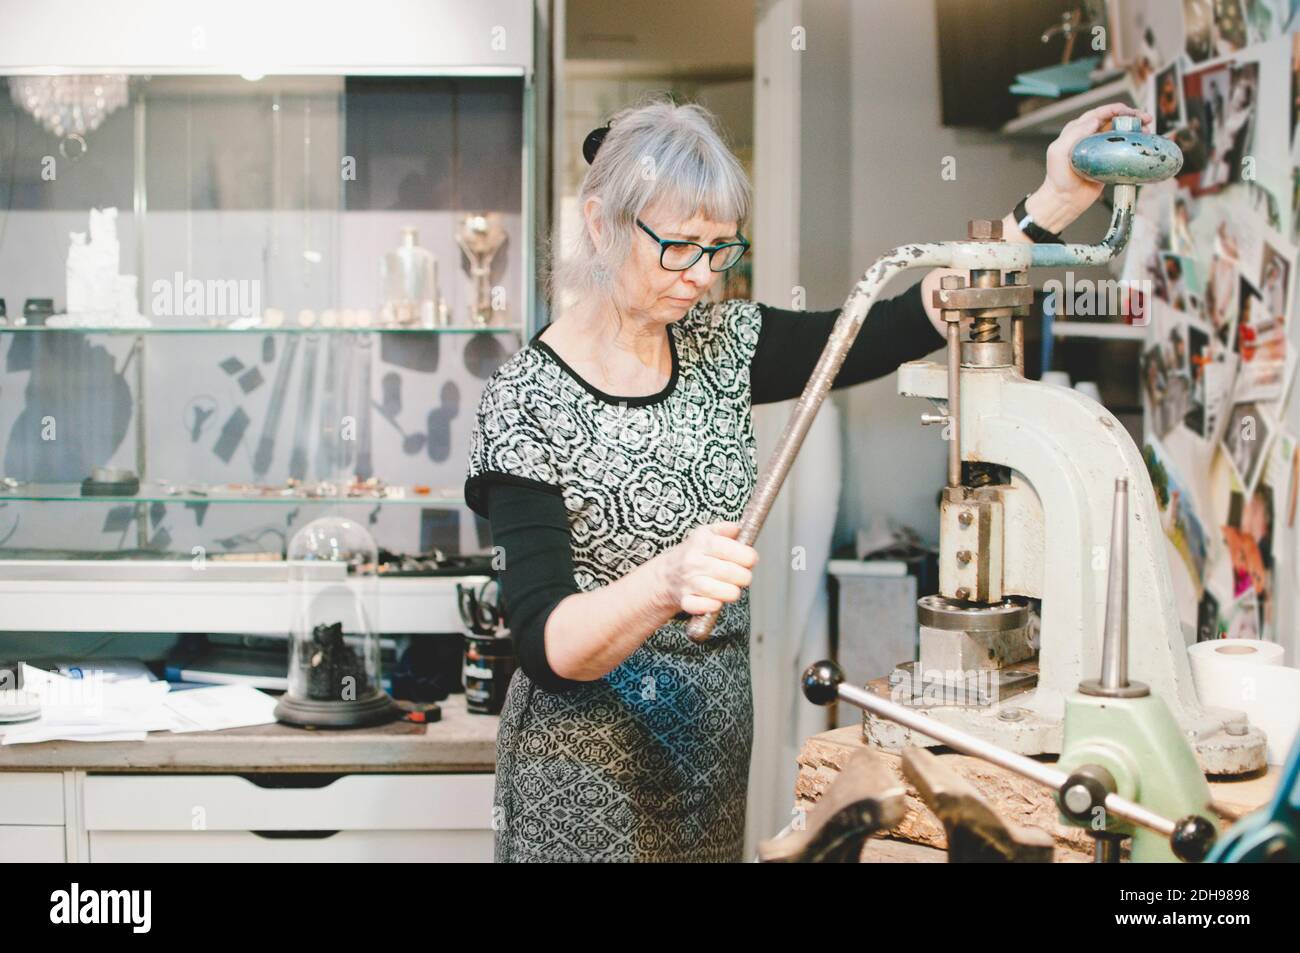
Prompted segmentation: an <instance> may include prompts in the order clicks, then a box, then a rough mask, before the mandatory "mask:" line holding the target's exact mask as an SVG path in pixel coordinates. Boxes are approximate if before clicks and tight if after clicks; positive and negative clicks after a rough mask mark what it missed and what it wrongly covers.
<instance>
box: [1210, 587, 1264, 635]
mask: <svg viewBox="0 0 1300 953" xmlns="http://www.w3.org/2000/svg"><path fill="white" fill-rule="evenodd" d="M1219 630H1220V631H1221V632H1222V633H1223V635H1222V638H1225V639H1257V638H1259V637H1260V631H1259V602H1258V601H1257V600H1256V599H1255V593H1253V592H1246V593H1245V594H1243V595H1241V596H1239V597H1238V598H1237V599H1236V601H1234V602H1230V603H1228V605H1227V606H1226V611H1225V612H1224V613H1223V616H1222V618H1221V619H1220V621H1219Z"/></svg>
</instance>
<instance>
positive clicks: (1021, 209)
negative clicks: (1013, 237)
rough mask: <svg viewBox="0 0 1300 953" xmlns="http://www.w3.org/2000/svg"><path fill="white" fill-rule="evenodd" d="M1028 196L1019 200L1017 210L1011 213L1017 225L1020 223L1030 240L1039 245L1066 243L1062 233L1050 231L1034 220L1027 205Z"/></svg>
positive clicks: (1021, 228)
mask: <svg viewBox="0 0 1300 953" xmlns="http://www.w3.org/2000/svg"><path fill="white" fill-rule="evenodd" d="M1028 198H1029V196H1028V195H1026V196H1025V197H1024V198H1023V199H1021V200H1020V201H1019V202H1017V203H1016V209H1015V211H1014V212H1012V213H1011V214H1012V215H1013V216H1015V219H1016V225H1018V226H1019V227H1020V230H1021V231H1022V232H1024V233H1025V234H1026V235H1028V236H1029V238H1030V240H1031V241H1033V242H1034V243H1035V244H1037V245H1064V244H1065V240H1064V239H1063V238H1061V236H1060V235H1058V234H1056V233H1055V232H1049V231H1048V230H1047V229H1045V228H1043V227H1042V226H1041V225H1039V224H1038V223H1037V222H1035V221H1034V219H1033V217H1032V216H1031V215H1030V214H1029V210H1028V209H1027V208H1026V207H1025V201H1026V200H1027V199H1028Z"/></svg>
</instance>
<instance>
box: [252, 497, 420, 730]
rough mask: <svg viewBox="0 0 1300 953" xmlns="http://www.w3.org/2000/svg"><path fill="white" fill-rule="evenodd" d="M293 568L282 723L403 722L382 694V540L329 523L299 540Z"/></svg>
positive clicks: (341, 521) (305, 531)
mask: <svg viewBox="0 0 1300 953" xmlns="http://www.w3.org/2000/svg"><path fill="white" fill-rule="evenodd" d="M288 561H289V603H290V605H289V612H290V615H289V618H290V620H291V622H290V630H289V689H288V691H286V692H285V693H284V694H283V695H282V696H281V697H280V701H279V703H278V704H277V705H276V706H275V717H276V718H277V719H279V720H280V721H282V722H286V723H288V724H292V725H303V726H307V727H322V728H350V727H357V726H360V725H374V724H380V723H382V722H387V721H392V720H393V719H395V718H398V717H400V716H401V714H402V711H401V709H400V708H399V707H398V705H397V703H396V702H395V701H393V699H392V698H390V697H389V696H388V693H387V692H385V691H384V689H383V687H382V685H383V682H382V671H381V669H380V644H379V633H378V632H377V631H376V630H375V626H376V624H377V622H378V618H379V615H378V605H379V575H378V564H379V553H378V549H377V547H376V546H375V541H374V539H373V538H372V537H371V535H370V534H369V533H368V532H367V531H366V530H365V528H364V527H362V526H360V525H359V524H357V523H355V522H353V521H352V520H350V519H345V518H343V517H339V516H327V517H323V518H321V519H318V520H314V521H312V522H311V523H308V524H307V525H306V526H304V527H303V528H302V529H301V530H299V531H298V532H297V533H296V534H294V537H293V539H292V540H291V541H290V542H289V553H288Z"/></svg>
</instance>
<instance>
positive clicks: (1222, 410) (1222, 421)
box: [1201, 342, 1240, 446]
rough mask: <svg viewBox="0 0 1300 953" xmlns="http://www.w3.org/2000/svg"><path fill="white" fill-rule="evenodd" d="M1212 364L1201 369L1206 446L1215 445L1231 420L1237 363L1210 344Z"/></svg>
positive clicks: (1221, 438) (1237, 361)
mask: <svg viewBox="0 0 1300 953" xmlns="http://www.w3.org/2000/svg"><path fill="white" fill-rule="evenodd" d="M1210 347H1211V353H1212V354H1213V355H1214V360H1212V361H1211V362H1210V363H1208V364H1206V365H1205V367H1204V368H1202V375H1203V377H1204V380H1205V432H1204V433H1203V434H1202V435H1201V436H1202V437H1203V438H1204V439H1205V441H1206V442H1207V443H1210V444H1214V445H1216V446H1217V445H1218V444H1219V443H1220V442H1222V440H1223V435H1224V433H1225V432H1226V431H1227V428H1228V421H1229V419H1230V418H1231V416H1232V407H1233V400H1232V398H1233V392H1234V391H1235V390H1236V387H1237V368H1238V366H1239V364H1240V359H1239V358H1238V357H1237V355H1236V354H1234V353H1232V352H1231V351H1228V350H1225V349H1222V348H1219V347H1217V346H1215V345H1214V343H1213V342H1211V345H1210Z"/></svg>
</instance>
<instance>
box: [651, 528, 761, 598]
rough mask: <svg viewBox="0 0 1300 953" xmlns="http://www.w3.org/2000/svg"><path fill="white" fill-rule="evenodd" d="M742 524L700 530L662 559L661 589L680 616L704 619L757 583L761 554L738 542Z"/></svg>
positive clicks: (693, 532)
mask: <svg viewBox="0 0 1300 953" xmlns="http://www.w3.org/2000/svg"><path fill="white" fill-rule="evenodd" d="M739 532H740V524H739V523H731V522H724V523H710V524H708V525H707V526H698V527H696V528H695V529H693V530H691V532H690V533H689V534H687V536H686V538H685V539H683V540H682V541H681V542H680V543H678V544H677V545H676V546H674V547H673V548H672V549H669V550H667V551H665V552H663V553H662V554H660V555H659V557H658V559H659V560H660V562H661V565H660V567H659V570H660V571H659V575H660V588H661V590H662V591H663V596H664V599H665V600H666V602H667V603H668V604H669V605H670V606H671V607H672V608H673V612H674V614H675V613H677V612H689V613H690V614H691V615H703V614H704V613H706V612H717V611H718V610H719V609H721V608H722V604H723V603H724V602H735V601H736V600H737V599H739V598H740V590H741V589H743V588H745V587H747V586H748V585H749V584H750V583H751V582H752V581H753V579H754V574H753V573H752V572H751V571H750V570H751V569H752V568H753V566H754V564H755V563H756V562H758V551H757V550H756V549H754V547H753V546H747V545H745V544H744V543H741V542H738V541H737V540H736V536H737V534H739Z"/></svg>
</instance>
